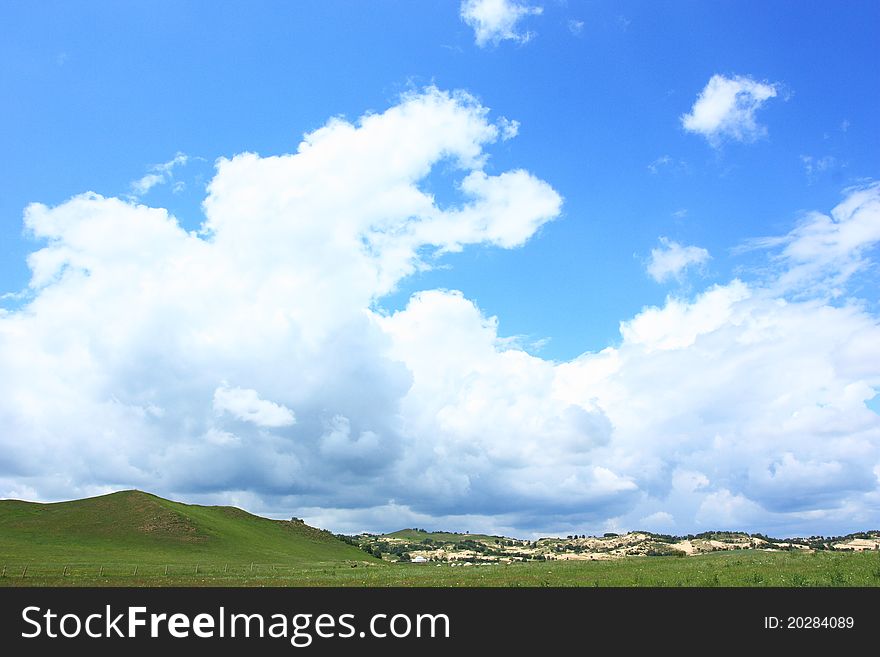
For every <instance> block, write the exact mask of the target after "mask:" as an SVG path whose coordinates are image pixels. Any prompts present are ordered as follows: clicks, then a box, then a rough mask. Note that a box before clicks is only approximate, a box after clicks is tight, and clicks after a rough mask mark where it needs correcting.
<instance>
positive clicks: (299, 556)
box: [0, 490, 371, 565]
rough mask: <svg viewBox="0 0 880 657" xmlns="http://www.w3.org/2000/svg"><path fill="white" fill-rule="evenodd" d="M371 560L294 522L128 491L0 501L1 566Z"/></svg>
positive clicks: (341, 542)
mask: <svg viewBox="0 0 880 657" xmlns="http://www.w3.org/2000/svg"><path fill="white" fill-rule="evenodd" d="M346 560H351V561H361V562H363V561H370V560H371V557H369V556H368V555H367V554H365V553H364V552H363V551H361V550H359V549H358V548H357V547H354V546H352V545H348V544H346V543H344V542H343V541H340V540H339V539H337V538H336V537H334V536H333V535H332V534H330V533H329V532H325V531H321V530H318V529H315V528H313V527H310V526H308V525H306V524H304V523H302V522H298V521H282V520H270V519H268V518H261V517H259V516H255V515H252V514H250V513H247V512H245V511H242V510H241V509H238V508H235V507H225V506H198V505H193V504H182V503H179V502H172V501H170V500H166V499H163V498H161V497H157V496H155V495H151V494H149V493H143V492H141V491H136V490H129V491H121V492H117V493H111V494H109V495H102V496H100V497H92V498H88V499H83V500H75V501H71V502H58V503H55V504H37V503H33V502H21V501H18V500H0V562H2V563H22V562H34V563H48V562H92V563H113V562H120V563H121V562H126V563H153V564H161V563H168V562H171V563H197V562H199V561H220V562H238V563H244V562H254V561H256V562H263V563H267V562H268V563H279V564H288V565H300V564H303V565H307V564H308V565H314V564H321V563H340V562H344V561H346Z"/></svg>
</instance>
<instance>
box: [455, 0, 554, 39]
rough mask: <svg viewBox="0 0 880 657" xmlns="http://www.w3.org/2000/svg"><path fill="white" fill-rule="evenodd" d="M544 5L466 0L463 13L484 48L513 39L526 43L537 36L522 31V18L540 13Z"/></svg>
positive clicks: (497, 0)
mask: <svg viewBox="0 0 880 657" xmlns="http://www.w3.org/2000/svg"><path fill="white" fill-rule="evenodd" d="M543 11H544V10H543V8H542V7H538V6H531V5H527V4H525V3H523V2H521V1H520V0H463V2H462V3H461V9H460V16H461V19H462V20H463V21H464V22H465V23H467V24H468V25H469V26H470V27H471V28H473V30H474V38H475V39H476V42H477V45H478V46H480V47H481V48H484V47H486V46H487V45H488V44H490V43H491V44H493V45H496V46H497V45H498V44H499V43H501V42H502V41H505V40H510V41H516V42H518V43H526V42H528V41H530V40H531V39H532V38H533V37H534V33H532V32H528V31H526V32H522V31H520V29H519V24H520V22H521V21H522V20H523V19H524V18H526V17H528V16H539V15H540V14H541V13H542V12H543Z"/></svg>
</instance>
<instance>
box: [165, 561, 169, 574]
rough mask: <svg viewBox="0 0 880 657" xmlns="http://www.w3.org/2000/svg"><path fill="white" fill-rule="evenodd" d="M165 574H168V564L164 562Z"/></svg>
mask: <svg viewBox="0 0 880 657" xmlns="http://www.w3.org/2000/svg"><path fill="white" fill-rule="evenodd" d="M165 575H168V564H167V563H166V564H165Z"/></svg>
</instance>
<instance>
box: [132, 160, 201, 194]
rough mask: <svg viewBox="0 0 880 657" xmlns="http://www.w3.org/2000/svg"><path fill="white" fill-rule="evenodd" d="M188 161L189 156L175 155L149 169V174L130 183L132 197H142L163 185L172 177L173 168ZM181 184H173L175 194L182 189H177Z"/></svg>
mask: <svg viewBox="0 0 880 657" xmlns="http://www.w3.org/2000/svg"><path fill="white" fill-rule="evenodd" d="M188 161H189V156H187V155H186V154H185V153H177V155H175V156H174V157H173V158H172V159H170V160H168V161H167V162H163V163H162V164H156V165H153V166H152V167H150V172H149V173H148V174H146V175H145V176H143V177H142V178H139V179H138V180H135V181H133V182H132V183H131V191H132V196H133V197H135V198H137V197H140V196H143V195H144V194H146V193H147V192H149V191H150V190H151V189H153V187H155V186H156V185H164V184H165V183H167V182H168V181H170V180H171V179H172V178H173V177H174V168H175V167H178V166H183V165H184V164H186V163H187V162H188ZM182 184H183V183H182V182H177V183H175V185H174V191H175V192H177V191H180V190H182V189H183V188H182V187H179V186H180V185H182Z"/></svg>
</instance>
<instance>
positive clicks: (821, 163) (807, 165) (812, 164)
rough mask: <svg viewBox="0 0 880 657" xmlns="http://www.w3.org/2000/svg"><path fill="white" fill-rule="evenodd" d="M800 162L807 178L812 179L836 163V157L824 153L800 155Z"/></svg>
mask: <svg viewBox="0 0 880 657" xmlns="http://www.w3.org/2000/svg"><path fill="white" fill-rule="evenodd" d="M801 162H802V163H803V165H804V171H805V172H806V174H807V178H810V179H812V178H814V177H815V176H816V175H817V174H820V173H823V172H824V171H828V169H831V168H832V167H834V165H835V164H837V158H835V157H834V156H833V155H826V156H824V157H814V156H812V155H801Z"/></svg>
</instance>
